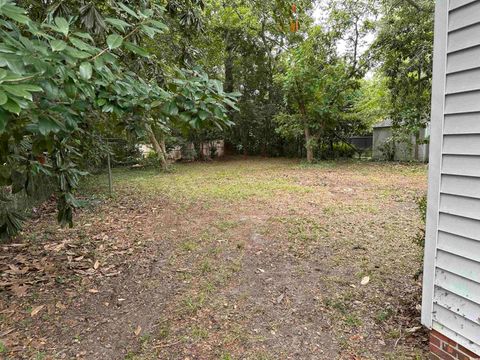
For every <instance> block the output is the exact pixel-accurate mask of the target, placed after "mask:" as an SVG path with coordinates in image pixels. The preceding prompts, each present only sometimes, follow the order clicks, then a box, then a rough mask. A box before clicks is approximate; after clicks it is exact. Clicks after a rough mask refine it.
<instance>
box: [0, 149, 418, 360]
mask: <svg viewBox="0 0 480 360" xmlns="http://www.w3.org/2000/svg"><path fill="white" fill-rule="evenodd" d="M114 187H115V196H114V197H113V198H112V199H106V197H105V194H106V190H107V182H106V176H105V175H100V176H96V177H91V178H90V179H89V181H88V182H87V183H86V184H85V185H84V195H85V197H86V198H89V199H93V201H92V206H91V207H90V208H88V209H85V210H83V211H82V212H81V213H79V214H78V216H77V227H76V228H74V229H71V230H68V229H67V230H61V229H59V228H58V227H57V225H56V224H55V223H54V222H53V214H52V215H50V216H46V217H45V218H41V219H40V220H38V221H35V222H32V226H31V227H30V229H29V230H28V231H27V232H26V233H25V234H24V235H23V237H21V238H19V239H18V242H19V243H21V242H24V243H25V244H27V245H28V246H25V247H18V248H15V247H12V248H6V251H7V252H8V253H9V254H10V255H9V256H10V258H15V259H17V260H16V261H17V263H16V264H15V266H16V267H17V268H19V269H20V268H24V267H25V266H27V267H29V268H34V265H33V263H29V261H30V260H29V259H30V258H38V256H39V255H38V254H41V255H40V257H41V258H42V259H44V260H42V261H43V263H42V264H41V266H40V265H39V264H37V263H35V266H37V267H38V268H39V269H41V270H38V272H41V274H40V277H39V274H37V273H32V274H30V272H28V273H27V274H25V275H15V279H14V280H15V281H17V282H18V281H20V280H21V279H22V276H24V277H25V279H24V280H22V281H25V282H26V281H27V280H28V281H29V282H28V284H29V285H28V289H27V293H26V295H25V296H23V295H22V297H21V298H17V297H16V296H15V295H13V293H12V290H10V289H9V290H8V291H7V292H3V293H0V296H1V297H0V314H1V315H0V316H1V317H2V321H1V324H0V332H3V331H6V330H10V329H13V330H12V331H11V332H10V333H8V336H7V338H6V340H5V341H6V342H4V343H2V342H0V354H1V355H3V354H2V351H3V352H5V353H8V352H10V351H17V352H13V353H12V354H14V356H13V357H12V358H22V357H23V358H35V355H36V354H38V353H40V354H44V353H45V354H46V356H47V358H50V357H52V356H54V355H55V354H56V353H57V350H58V349H62V351H63V352H64V353H65V354H66V355H67V358H75V357H80V358H92V359H93V358H102V359H121V358H124V359H158V358H168V359H185V358H191V359H193V358H198V359H253V360H254V359H259V360H260V359H283V358H296V359H300V358H318V359H328V360H330V359H339V360H343V359H362V360H367V359H372V360H374V359H375V360H376V359H422V358H424V356H425V340H426V337H425V334H423V332H421V331H417V332H413V333H411V332H408V331H407V330H408V329H412V328H414V327H416V326H418V325H419V312H418V310H417V308H416V305H418V304H419V301H420V300H419V299H420V285H419V284H418V282H417V281H416V280H415V278H414V275H415V273H416V272H417V269H419V268H420V263H421V249H420V248H419V246H418V245H417V244H416V242H415V239H416V238H417V234H418V228H419V226H420V225H421V220H420V217H419V214H418V211H417V205H416V199H418V198H419V196H421V195H422V194H423V193H424V192H425V189H426V167H425V166H424V165H413V164H406V165H405V164H388V163H372V162H364V161H340V162H332V161H329V162H320V163H317V164H313V165H307V164H304V163H301V162H299V161H293V160H285V159H268V160H267V159H251V160H233V161H228V162H214V163H197V164H180V165H176V166H175V169H174V171H172V172H170V173H167V174H162V173H158V172H157V171H155V170H126V169H120V170H115V171H114ZM19 256H20V257H19ZM97 260H98V263H97V265H96V266H97V269H95V265H94V264H96V261H97ZM0 265H1V263H0ZM6 269H8V268H6ZM367 275H368V276H369V277H370V281H369V282H368V284H366V285H361V280H362V278H363V277H365V276H367ZM29 276H30V277H29ZM39 278H40V279H41V281H40V282H39V283H38V285H30V284H36V283H35V282H33V280H32V279H39ZM35 281H37V280H35ZM16 291H17V292H18V291H19V290H16ZM39 305H46V306H45V308H44V309H43V310H42V312H41V313H40V314H39V316H36V317H31V316H30V315H29V314H30V311H31V310H32V309H34V308H35V307H37V306H39ZM83 319H88V321H84V320H83ZM70 328H75V332H74V334H75V337H74V338H72V333H71V332H70V331H67V330H63V329H70ZM132 329H140V332H137V331H136V330H135V332H134V331H132ZM2 341H3V339H2ZM27 342H28V344H30V345H29V346H28V349H29V350H28V351H27V350H25V349H26V348H24V347H22V345H21V344H22V343H27ZM12 349H13V350H12ZM15 349H17V350H15ZM18 349H23V350H18ZM52 349H53V350H52ZM85 349H88V350H87V352H85ZM19 352H20V353H21V355H20V356H19ZM22 352H23V353H22ZM0 357H1V356H0Z"/></svg>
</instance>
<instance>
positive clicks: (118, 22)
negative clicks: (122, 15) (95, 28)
mask: <svg viewBox="0 0 480 360" xmlns="http://www.w3.org/2000/svg"><path fill="white" fill-rule="evenodd" d="M105 21H106V22H107V23H109V24H110V25H113V26H114V27H115V28H116V29H117V30H119V31H121V32H125V29H126V28H128V27H130V26H132V25H130V24H129V23H127V22H125V21H123V20H120V19H114V18H106V19H105Z"/></svg>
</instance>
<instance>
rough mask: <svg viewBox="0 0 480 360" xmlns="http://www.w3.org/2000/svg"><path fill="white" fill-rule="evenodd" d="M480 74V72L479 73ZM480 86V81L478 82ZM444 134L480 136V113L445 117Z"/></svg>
mask: <svg viewBox="0 0 480 360" xmlns="http://www.w3.org/2000/svg"><path fill="white" fill-rule="evenodd" d="M479 74H480V71H479ZM478 84H479V85H478V86H480V79H479V80H478ZM443 133H444V134H447V135H449V134H480V112H478V113H469V114H452V115H445V122H444V130H443Z"/></svg>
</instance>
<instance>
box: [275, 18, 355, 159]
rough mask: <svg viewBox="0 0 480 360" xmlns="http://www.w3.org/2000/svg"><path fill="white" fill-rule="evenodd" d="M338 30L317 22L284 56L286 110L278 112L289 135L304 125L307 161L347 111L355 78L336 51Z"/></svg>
mask: <svg viewBox="0 0 480 360" xmlns="http://www.w3.org/2000/svg"><path fill="white" fill-rule="evenodd" d="M336 40H337V37H336V34H334V33H332V32H326V31H325V30H324V29H323V28H322V27H321V26H315V27H313V28H312V29H311V31H310V32H309V33H308V37H307V39H306V40H305V41H303V42H302V43H300V44H299V45H298V46H297V47H296V48H293V49H291V50H290V51H289V52H287V53H286V54H285V56H284V57H283V72H280V73H279V74H277V76H276V80H277V81H278V82H279V83H280V84H281V85H282V88H283V91H284V94H285V102H286V109H287V110H288V111H287V112H286V113H283V114H281V115H279V116H277V121H278V123H279V131H280V132H282V133H283V134H284V135H287V134H288V133H289V132H291V131H295V132H297V134H298V131H299V130H300V129H302V131H303V134H304V137H305V148H306V151H307V161H308V162H312V161H313V160H314V156H315V154H314V152H315V147H316V145H317V144H318V141H319V140H320V138H321V137H322V136H327V134H328V133H330V132H332V131H334V130H335V128H336V127H337V125H338V123H339V121H340V118H341V117H342V114H343V113H344V112H345V111H347V107H348V105H349V104H348V98H349V92H350V91H351V89H352V85H353V83H352V79H351V77H350V74H349V71H348V70H349V67H348V65H347V64H346V63H345V61H343V60H342V59H341V58H340V57H339V56H338V54H337V52H336Z"/></svg>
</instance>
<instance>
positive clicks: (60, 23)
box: [55, 17, 70, 36]
mask: <svg viewBox="0 0 480 360" xmlns="http://www.w3.org/2000/svg"><path fill="white" fill-rule="evenodd" d="M55 25H57V28H58V30H59V31H60V32H61V33H62V34H63V35H65V36H67V35H68V31H69V29H70V25H69V24H68V21H67V20H65V18H63V17H57V18H55Z"/></svg>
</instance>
